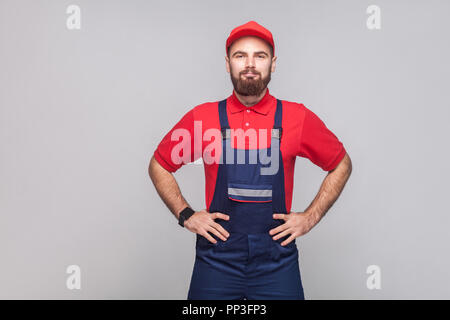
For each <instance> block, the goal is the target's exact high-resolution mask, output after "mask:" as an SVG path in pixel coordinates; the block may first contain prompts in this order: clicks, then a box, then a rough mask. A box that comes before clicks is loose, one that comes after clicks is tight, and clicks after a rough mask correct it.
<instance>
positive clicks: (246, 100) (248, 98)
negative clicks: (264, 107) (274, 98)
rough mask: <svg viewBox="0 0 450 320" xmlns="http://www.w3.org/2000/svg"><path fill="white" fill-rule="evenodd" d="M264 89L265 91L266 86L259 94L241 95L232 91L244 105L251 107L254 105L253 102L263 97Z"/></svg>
mask: <svg viewBox="0 0 450 320" xmlns="http://www.w3.org/2000/svg"><path fill="white" fill-rule="evenodd" d="M266 91H267V87H266V88H265V89H264V90H263V92H261V94H260V95H259V96H243V95H240V94H239V93H237V92H236V91H234V93H235V94H236V97H237V98H238V100H239V101H240V102H241V103H242V104H243V105H244V106H246V107H251V106H254V105H255V104H257V103H258V102H259V101H261V99H262V98H264V96H265V94H266Z"/></svg>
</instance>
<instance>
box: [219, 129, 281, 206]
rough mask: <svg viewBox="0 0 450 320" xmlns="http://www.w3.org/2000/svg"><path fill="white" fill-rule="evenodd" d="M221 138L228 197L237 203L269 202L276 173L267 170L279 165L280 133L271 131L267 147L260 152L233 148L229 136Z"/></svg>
mask: <svg viewBox="0 0 450 320" xmlns="http://www.w3.org/2000/svg"><path fill="white" fill-rule="evenodd" d="M227 131H229V130H227ZM280 131H281V129H280ZM223 132H224V131H223ZM222 136H223V138H224V139H223V147H224V150H223V152H224V154H225V156H226V164H225V165H226V168H227V170H226V172H227V194H228V198H229V199H231V200H234V201H240V202H272V193H273V192H272V191H273V186H274V181H275V180H274V177H275V175H276V174H277V173H278V172H277V170H275V171H274V170H272V171H274V172H271V170H270V169H271V168H272V167H273V166H274V164H275V163H276V165H278V162H279V157H278V156H279V137H281V134H280V132H279V131H278V130H272V141H271V146H270V148H264V149H249V150H246V149H234V148H231V139H230V134H227V133H223V134H222ZM277 139H278V140H277ZM274 160H275V161H274Z"/></svg>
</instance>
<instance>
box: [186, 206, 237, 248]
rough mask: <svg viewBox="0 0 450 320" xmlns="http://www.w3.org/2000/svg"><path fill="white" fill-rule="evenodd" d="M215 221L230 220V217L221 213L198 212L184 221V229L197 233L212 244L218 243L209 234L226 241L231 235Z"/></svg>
mask: <svg viewBox="0 0 450 320" xmlns="http://www.w3.org/2000/svg"><path fill="white" fill-rule="evenodd" d="M215 219H223V220H229V219H230V217H229V216H228V215H226V214H224V213H221V212H213V213H209V212H208V211H206V210H205V209H203V210H201V211H196V212H195V213H194V214H193V215H192V216H191V217H190V218H189V219H187V220H186V221H184V227H185V228H186V229H188V230H189V231H191V232H194V233H197V234H199V235H201V236H203V237H205V238H206V239H207V240H208V241H210V242H212V243H214V244H215V243H217V240H216V239H214V238H213V237H212V236H211V235H210V234H209V233H208V232H211V233H213V234H215V235H216V236H217V237H219V238H220V239H222V240H223V241H226V240H227V238H228V237H229V236H230V234H229V233H228V232H227V231H226V230H225V229H224V228H223V227H222V226H221V225H220V224H218V223H217V222H215V221H214V220H215Z"/></svg>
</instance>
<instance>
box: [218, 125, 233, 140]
mask: <svg viewBox="0 0 450 320" xmlns="http://www.w3.org/2000/svg"><path fill="white" fill-rule="evenodd" d="M220 132H221V133H222V139H223V140H226V139H231V130H230V128H220Z"/></svg>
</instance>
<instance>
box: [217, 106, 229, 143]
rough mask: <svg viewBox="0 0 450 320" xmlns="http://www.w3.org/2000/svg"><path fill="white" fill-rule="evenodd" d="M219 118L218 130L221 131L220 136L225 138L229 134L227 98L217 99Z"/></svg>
mask: <svg viewBox="0 0 450 320" xmlns="http://www.w3.org/2000/svg"><path fill="white" fill-rule="evenodd" d="M219 120H220V130H221V132H222V138H223V139H226V138H227V137H229V134H230V130H227V129H230V125H229V124H228V116H227V99H224V100H222V101H219Z"/></svg>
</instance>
